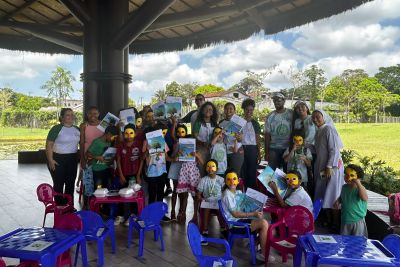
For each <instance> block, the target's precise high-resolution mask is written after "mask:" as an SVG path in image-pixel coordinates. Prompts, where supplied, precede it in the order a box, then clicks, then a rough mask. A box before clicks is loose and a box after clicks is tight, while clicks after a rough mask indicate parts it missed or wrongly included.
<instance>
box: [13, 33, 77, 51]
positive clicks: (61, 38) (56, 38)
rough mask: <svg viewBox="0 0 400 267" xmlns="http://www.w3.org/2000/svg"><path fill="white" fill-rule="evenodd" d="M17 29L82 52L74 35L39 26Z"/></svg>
mask: <svg viewBox="0 0 400 267" xmlns="http://www.w3.org/2000/svg"><path fill="white" fill-rule="evenodd" d="M15 28H17V27H15ZM19 29H21V30H23V31H25V32H28V33H30V34H32V35H33V36H35V37H37V38H40V39H43V40H46V41H48V42H51V43H54V44H57V45H60V46H63V47H66V48H68V49H71V50H73V51H75V52H78V53H83V46H82V42H79V40H77V39H76V38H75V40H74V37H72V36H68V35H66V34H62V33H59V32H55V31H50V30H43V29H41V28H40V27H37V28H35V27H31V28H30V29H27V28H19Z"/></svg>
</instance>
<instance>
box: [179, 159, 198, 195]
mask: <svg viewBox="0 0 400 267" xmlns="http://www.w3.org/2000/svg"><path fill="white" fill-rule="evenodd" d="M200 178H201V176H200V171H199V168H198V167H197V164H196V162H194V161H191V162H184V163H183V164H182V167H181V170H180V172H179V178H178V186H177V187H176V192H177V193H178V194H180V193H186V192H189V193H191V194H192V196H194V195H195V194H196V190H197V185H198V184H199V182H200Z"/></svg>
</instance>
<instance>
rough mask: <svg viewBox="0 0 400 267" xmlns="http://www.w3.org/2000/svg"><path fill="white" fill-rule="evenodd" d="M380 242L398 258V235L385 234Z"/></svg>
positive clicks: (399, 238)
mask: <svg viewBox="0 0 400 267" xmlns="http://www.w3.org/2000/svg"><path fill="white" fill-rule="evenodd" d="M382 243H383V245H384V246H385V247H386V248H387V249H388V250H389V251H390V252H392V254H393V255H394V256H395V257H396V259H398V260H400V235H396V234H391V235H387V236H386V237H385V238H384V239H383V241H382Z"/></svg>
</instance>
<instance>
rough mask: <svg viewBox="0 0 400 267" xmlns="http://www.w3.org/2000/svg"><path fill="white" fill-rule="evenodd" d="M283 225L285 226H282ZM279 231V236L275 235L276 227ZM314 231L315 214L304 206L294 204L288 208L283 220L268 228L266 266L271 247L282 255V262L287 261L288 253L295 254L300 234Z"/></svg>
mask: <svg viewBox="0 0 400 267" xmlns="http://www.w3.org/2000/svg"><path fill="white" fill-rule="evenodd" d="M282 226H283V227H282ZM282 228H283V229H285V231H279V237H277V236H274V235H273V232H274V230H275V229H277V231H278V230H279V229H282ZM313 232H314V217H313V214H312V213H311V212H310V211H309V210H308V209H307V208H304V207H303V206H293V207H290V208H288V209H287V210H286V212H285V215H284V216H283V218H282V220H280V221H278V222H277V223H274V224H272V225H271V226H270V227H269V228H268V236H267V244H266V247H265V266H268V256H269V251H270V248H271V247H273V248H275V249H276V250H278V251H279V252H280V254H281V255H282V262H286V261H287V255H288V254H292V255H293V256H294V254H295V252H296V244H297V238H298V236H300V235H304V234H307V233H313Z"/></svg>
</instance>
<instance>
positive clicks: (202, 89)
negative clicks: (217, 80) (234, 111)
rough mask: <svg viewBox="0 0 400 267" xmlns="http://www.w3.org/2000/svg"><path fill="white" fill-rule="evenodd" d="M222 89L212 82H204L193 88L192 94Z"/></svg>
mask: <svg viewBox="0 0 400 267" xmlns="http://www.w3.org/2000/svg"><path fill="white" fill-rule="evenodd" d="M224 90H225V89H224V88H223V87H220V86H216V85H213V84H205V85H201V86H199V87H197V88H196V89H195V90H194V94H195V95H197V94H206V93H215V92H221V91H224Z"/></svg>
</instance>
